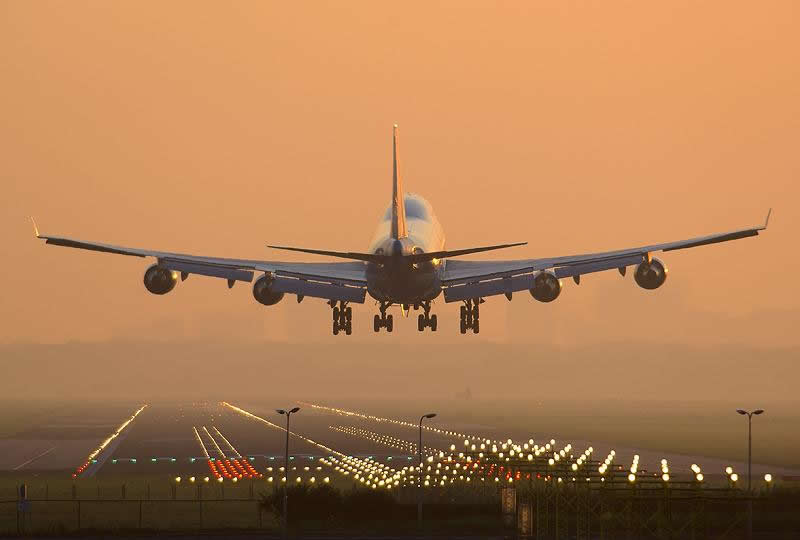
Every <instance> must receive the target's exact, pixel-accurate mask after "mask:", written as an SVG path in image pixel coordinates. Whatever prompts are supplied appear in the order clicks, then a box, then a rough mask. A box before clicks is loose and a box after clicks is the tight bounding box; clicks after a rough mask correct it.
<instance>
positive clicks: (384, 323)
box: [374, 302, 394, 332]
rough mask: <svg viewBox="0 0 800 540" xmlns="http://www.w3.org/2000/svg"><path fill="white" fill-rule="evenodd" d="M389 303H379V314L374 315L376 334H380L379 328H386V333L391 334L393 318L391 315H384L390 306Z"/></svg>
mask: <svg viewBox="0 0 800 540" xmlns="http://www.w3.org/2000/svg"><path fill="white" fill-rule="evenodd" d="M391 305H392V304H390V303H389V302H381V307H380V310H381V314H380V315H375V320H374V328H375V331H376V332H380V331H381V328H386V331H387V332H391V331H392V330H393V329H394V318H393V317H392V316H391V315H387V314H386V310H387V309H388V308H389V306H391Z"/></svg>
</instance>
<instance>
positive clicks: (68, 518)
mask: <svg viewBox="0 0 800 540" xmlns="http://www.w3.org/2000/svg"><path fill="white" fill-rule="evenodd" d="M277 526H278V524H277V522H276V520H275V518H274V516H273V515H272V514H271V513H269V512H266V511H265V510H263V509H262V507H261V504H260V502H259V501H258V500H253V499H199V500H192V499H183V500H181V499H151V500H147V499H138V500H131V499H116V500H113V499H49V500H30V499H28V500H25V501H19V500H15V501H0V534H2V535H13V534H31V533H64V532H74V531H81V530H99V531H109V530H110V531H114V530H117V531H121V530H135V529H141V530H206V529H228V530H230V529H273V528H277Z"/></svg>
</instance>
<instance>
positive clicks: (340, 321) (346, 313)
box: [328, 300, 353, 336]
mask: <svg viewBox="0 0 800 540" xmlns="http://www.w3.org/2000/svg"><path fill="white" fill-rule="evenodd" d="M328 304H330V306H331V307H332V308H333V335H334V336H338V335H339V331H340V330H344V333H345V334H346V335H348V336H349V335H350V334H352V333H353V308H351V307H349V306H348V305H347V302H345V301H344V300H342V301H340V302H339V305H338V306H337V305H336V300H331V301H330V302H328Z"/></svg>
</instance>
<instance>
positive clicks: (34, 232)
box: [30, 216, 42, 238]
mask: <svg viewBox="0 0 800 540" xmlns="http://www.w3.org/2000/svg"><path fill="white" fill-rule="evenodd" d="M30 218H31V223H32V224H33V234H34V235H35V236H36V238H41V237H42V235H41V234H39V227H38V226H37V225H36V220H35V219H33V216H30Z"/></svg>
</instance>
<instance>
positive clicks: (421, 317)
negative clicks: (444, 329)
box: [417, 313, 425, 332]
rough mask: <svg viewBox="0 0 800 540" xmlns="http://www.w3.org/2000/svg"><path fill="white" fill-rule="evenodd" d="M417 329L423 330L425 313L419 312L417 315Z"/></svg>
mask: <svg viewBox="0 0 800 540" xmlns="http://www.w3.org/2000/svg"><path fill="white" fill-rule="evenodd" d="M417 330H419V331H420V332H422V331H423V330H425V315H423V314H422V313H420V314H419V317H417Z"/></svg>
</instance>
